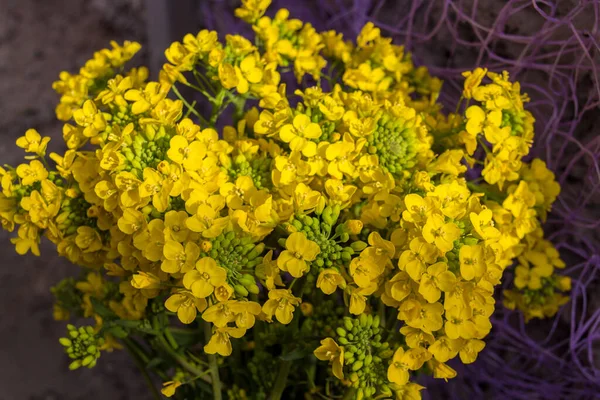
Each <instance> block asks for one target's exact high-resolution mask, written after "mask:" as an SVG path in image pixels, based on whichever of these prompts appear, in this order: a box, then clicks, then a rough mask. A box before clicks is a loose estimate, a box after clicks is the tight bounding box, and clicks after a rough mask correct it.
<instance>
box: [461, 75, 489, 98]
mask: <svg viewBox="0 0 600 400" xmlns="http://www.w3.org/2000/svg"><path fill="white" fill-rule="evenodd" d="M487 71H488V70H487V68H475V70H473V72H471V71H465V72H463V73H462V76H464V77H465V78H466V79H465V83H464V90H463V96H464V97H465V98H466V99H470V98H471V97H472V96H473V89H475V88H477V87H478V86H479V85H480V84H481V81H482V80H483V78H484V77H485V75H486V74H487Z"/></svg>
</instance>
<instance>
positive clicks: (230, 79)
mask: <svg viewBox="0 0 600 400" xmlns="http://www.w3.org/2000/svg"><path fill="white" fill-rule="evenodd" d="M218 74H219V80H220V81H221V85H223V87H224V88H225V89H233V88H234V87H236V86H237V85H238V83H239V79H238V77H237V74H236V73H235V68H234V67H233V65H231V64H229V63H221V64H219V68H218Z"/></svg>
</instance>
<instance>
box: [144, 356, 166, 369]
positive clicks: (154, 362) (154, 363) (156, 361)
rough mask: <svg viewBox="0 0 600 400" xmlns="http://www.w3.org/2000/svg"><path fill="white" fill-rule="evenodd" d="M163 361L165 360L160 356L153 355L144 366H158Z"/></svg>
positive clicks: (149, 367)
mask: <svg viewBox="0 0 600 400" xmlns="http://www.w3.org/2000/svg"><path fill="white" fill-rule="evenodd" d="M163 362H165V360H163V359H162V358H160V357H154V358H153V359H152V360H150V361H148V364H146V368H148V369H152V368H155V367H158V366H159V365H160V364H162V363H163Z"/></svg>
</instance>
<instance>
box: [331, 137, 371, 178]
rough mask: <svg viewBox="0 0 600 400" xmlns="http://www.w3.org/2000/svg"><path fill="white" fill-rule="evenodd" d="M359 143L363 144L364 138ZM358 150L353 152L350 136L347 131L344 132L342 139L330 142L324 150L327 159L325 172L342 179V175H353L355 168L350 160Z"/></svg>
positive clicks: (352, 141) (352, 142) (353, 146)
mask: <svg viewBox="0 0 600 400" xmlns="http://www.w3.org/2000/svg"><path fill="white" fill-rule="evenodd" d="M361 143H363V144H364V140H363V141H362V142H361ZM356 147H359V145H357V146H356ZM358 151H360V148H358ZM358 151H356V152H355V145H354V140H353V139H352V136H350V134H348V133H346V134H344V138H343V140H341V141H339V142H335V143H332V144H331V145H329V146H328V147H327V150H326V151H325V157H326V158H327V161H329V166H328V168H327V173H328V174H329V175H331V176H332V177H334V178H336V179H343V178H344V175H346V176H349V177H353V176H354V171H355V170H356V168H355V166H354V164H353V163H352V160H353V159H354V158H355V157H356V156H357V155H358Z"/></svg>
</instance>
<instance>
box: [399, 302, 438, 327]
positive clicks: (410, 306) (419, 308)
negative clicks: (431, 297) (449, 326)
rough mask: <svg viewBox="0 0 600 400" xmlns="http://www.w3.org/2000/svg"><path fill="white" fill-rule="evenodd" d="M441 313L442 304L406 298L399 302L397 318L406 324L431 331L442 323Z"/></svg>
mask: <svg viewBox="0 0 600 400" xmlns="http://www.w3.org/2000/svg"><path fill="white" fill-rule="evenodd" d="M442 314H444V306H443V305H442V304H441V303H437V302H436V303H431V304H423V303H421V302H420V301H418V300H416V299H413V300H410V299H407V300H405V301H403V302H402V303H401V304H400V309H399V314H398V318H399V319H402V320H404V321H406V324H407V325H408V326H412V327H413V328H417V329H421V330H422V331H424V332H427V333H432V332H435V331H438V330H440V329H441V328H442V326H443V325H444V322H443V319H442Z"/></svg>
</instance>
